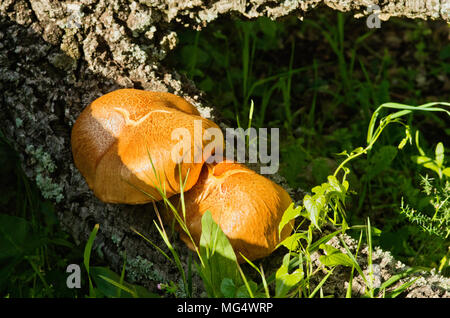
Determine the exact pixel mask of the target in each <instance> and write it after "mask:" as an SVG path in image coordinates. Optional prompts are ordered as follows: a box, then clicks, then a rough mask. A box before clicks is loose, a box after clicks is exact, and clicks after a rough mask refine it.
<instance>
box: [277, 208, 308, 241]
mask: <svg viewBox="0 0 450 318" xmlns="http://www.w3.org/2000/svg"><path fill="white" fill-rule="evenodd" d="M301 210H302V207H301V206H298V207H297V208H295V209H294V203H291V205H289V207H288V208H287V210H286V211H284V213H283V216H282V218H281V221H280V224H279V225H278V235H280V234H281V231H282V230H283V228H284V226H285V225H286V224H288V223H289V222H290V221H291V220H293V219H295V218H296V217H298V216H299V215H300V212H301Z"/></svg>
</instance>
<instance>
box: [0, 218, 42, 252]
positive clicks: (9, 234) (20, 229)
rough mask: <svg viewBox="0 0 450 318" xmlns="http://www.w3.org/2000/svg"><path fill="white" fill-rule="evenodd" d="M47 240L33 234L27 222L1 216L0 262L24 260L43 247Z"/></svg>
mask: <svg viewBox="0 0 450 318" xmlns="http://www.w3.org/2000/svg"><path fill="white" fill-rule="evenodd" d="M45 242H46V241H45V240H44V239H43V238H40V237H39V236H38V235H37V234H35V233H34V232H33V229H32V227H31V225H30V224H29V223H28V222H27V220H25V219H22V218H19V217H16V216H12V215H7V214H0V261H3V260H6V259H9V258H16V257H19V258H23V257H24V256H25V255H27V254H29V253H32V252H33V251H34V250H35V249H36V248H38V247H40V246H43V245H44V244H45Z"/></svg>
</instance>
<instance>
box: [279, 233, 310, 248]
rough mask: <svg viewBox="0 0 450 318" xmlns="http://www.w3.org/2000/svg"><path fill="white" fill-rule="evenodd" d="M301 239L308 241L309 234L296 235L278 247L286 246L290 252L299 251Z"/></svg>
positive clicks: (289, 237)
mask: <svg viewBox="0 0 450 318" xmlns="http://www.w3.org/2000/svg"><path fill="white" fill-rule="evenodd" d="M300 239H305V240H306V239H307V234H306V233H305V232H301V233H294V234H292V235H290V236H288V237H287V238H285V239H284V240H283V241H281V242H280V243H279V244H278V246H284V247H286V248H287V249H289V250H290V251H295V250H297V249H298V246H299V244H300Z"/></svg>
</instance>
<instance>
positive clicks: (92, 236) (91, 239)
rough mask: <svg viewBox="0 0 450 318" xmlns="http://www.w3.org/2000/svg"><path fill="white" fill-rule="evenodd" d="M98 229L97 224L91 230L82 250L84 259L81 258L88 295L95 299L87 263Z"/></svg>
mask: <svg viewBox="0 0 450 318" xmlns="http://www.w3.org/2000/svg"><path fill="white" fill-rule="evenodd" d="M98 228H99V224H95V226H94V229H93V230H92V232H91V234H90V235H89V239H88V241H87V243H86V246H85V248H84V257H83V262H84V267H85V268H86V271H87V274H88V278H89V295H90V296H91V297H95V291H94V285H93V284H92V280H91V275H90V273H89V268H90V267H89V262H90V259H91V250H92V246H93V245H94V241H95V237H96V236H97V231H98Z"/></svg>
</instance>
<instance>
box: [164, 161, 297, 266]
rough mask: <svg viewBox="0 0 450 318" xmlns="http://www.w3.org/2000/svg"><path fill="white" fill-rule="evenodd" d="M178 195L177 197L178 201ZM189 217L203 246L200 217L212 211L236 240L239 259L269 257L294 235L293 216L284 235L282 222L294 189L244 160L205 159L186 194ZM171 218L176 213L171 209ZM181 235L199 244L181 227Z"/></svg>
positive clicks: (189, 224)
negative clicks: (193, 184) (199, 172)
mask: <svg viewBox="0 0 450 318" xmlns="http://www.w3.org/2000/svg"><path fill="white" fill-rule="evenodd" d="M179 200H180V199H179V198H178V197H174V198H173V199H172V201H174V202H175V204H177V201H178V203H179ZM184 201H185V208H186V209H185V212H186V215H185V222H186V225H187V228H188V229H189V232H190V234H191V236H192V238H193V240H194V242H195V244H196V245H197V246H198V244H199V242H200V236H201V232H202V224H201V219H202V216H203V214H204V213H205V212H206V211H207V210H209V211H210V212H211V215H212V218H213V220H214V221H215V222H216V223H217V224H218V225H219V226H220V228H221V229H222V231H223V232H224V233H225V235H226V236H227V238H228V239H229V241H230V244H231V245H232V247H233V249H234V252H235V254H236V258H237V260H238V262H240V263H242V262H243V261H244V259H243V258H242V256H241V254H242V255H244V256H245V257H246V258H248V259H249V260H255V259H258V258H262V257H265V256H268V255H269V254H270V253H272V252H273V250H274V249H275V248H276V246H277V245H278V243H279V242H281V241H282V240H284V239H285V238H286V237H288V236H289V235H290V233H291V232H292V229H293V221H292V222H290V223H288V224H286V226H285V227H284V228H283V229H282V231H281V233H280V235H279V232H278V227H279V223H280V221H281V218H282V216H283V213H284V211H285V210H286V209H287V208H288V207H289V205H290V204H291V203H292V199H291V198H290V196H289V194H288V193H287V192H286V191H285V190H284V189H283V188H282V187H280V186H279V185H277V184H275V183H274V182H272V181H271V180H269V179H267V178H266V177H264V176H262V175H260V174H258V173H256V172H254V171H253V170H251V169H249V168H247V167H246V166H244V165H243V164H239V163H235V162H231V161H226V160H225V161H222V162H219V163H211V164H208V163H207V164H205V165H204V167H203V169H202V172H201V174H200V177H199V179H198V181H197V184H196V185H195V186H194V187H192V189H191V190H190V191H188V192H186V193H184ZM167 215H168V220H169V221H170V219H171V216H172V215H171V212H168V213H167ZM177 230H178V231H179V232H180V238H181V239H182V240H183V241H184V242H185V243H186V245H187V246H188V247H189V248H190V249H192V250H193V249H194V246H193V243H192V241H191V240H190V238H189V236H188V235H186V233H185V232H184V231H183V230H182V229H181V228H180V227H179V226H177Z"/></svg>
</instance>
